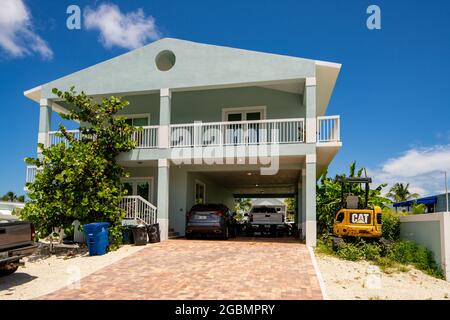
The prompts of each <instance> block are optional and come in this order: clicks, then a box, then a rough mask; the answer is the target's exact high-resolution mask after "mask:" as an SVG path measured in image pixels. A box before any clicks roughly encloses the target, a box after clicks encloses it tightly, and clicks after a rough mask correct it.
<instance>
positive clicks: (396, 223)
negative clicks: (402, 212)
mask: <svg viewBox="0 0 450 320" xmlns="http://www.w3.org/2000/svg"><path fill="white" fill-rule="evenodd" d="M382 221H383V226H382V227H381V231H382V237H383V238H385V239H388V240H398V239H399V237H400V217H399V215H398V214H395V213H393V212H391V210H385V211H383V217H382Z"/></svg>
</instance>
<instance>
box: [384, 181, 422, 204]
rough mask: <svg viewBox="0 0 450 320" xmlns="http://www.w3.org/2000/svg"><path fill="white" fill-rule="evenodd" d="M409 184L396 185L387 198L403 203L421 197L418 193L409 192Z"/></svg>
mask: <svg viewBox="0 0 450 320" xmlns="http://www.w3.org/2000/svg"><path fill="white" fill-rule="evenodd" d="M408 189H409V183H407V184H406V185H404V184H403V183H396V184H394V185H393V186H392V188H391V189H390V190H389V192H388V193H387V195H386V196H387V197H389V198H391V199H393V200H394V201H395V202H402V201H407V200H411V199H416V198H418V197H419V194H417V193H411V192H410V191H409V190H408Z"/></svg>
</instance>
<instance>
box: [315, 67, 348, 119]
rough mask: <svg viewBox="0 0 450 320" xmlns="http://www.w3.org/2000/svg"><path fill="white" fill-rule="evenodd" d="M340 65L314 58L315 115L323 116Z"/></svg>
mask: <svg viewBox="0 0 450 320" xmlns="http://www.w3.org/2000/svg"><path fill="white" fill-rule="evenodd" d="M341 66H342V65H341V64H339V63H334V62H327V61H319V60H316V85H317V87H316V88H317V89H316V97H317V101H316V103H317V109H316V113H317V116H323V115H325V114H326V112H327V108H328V104H329V102H330V98H331V95H332V94H333V90H334V86H335V85H336V81H337V78H338V76H339V72H340V71H341Z"/></svg>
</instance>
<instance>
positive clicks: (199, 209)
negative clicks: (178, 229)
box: [192, 204, 226, 212]
mask: <svg viewBox="0 0 450 320" xmlns="http://www.w3.org/2000/svg"><path fill="white" fill-rule="evenodd" d="M202 211H224V212H225V211H226V208H225V207H222V206H219V205H212V204H210V205H207V204H202V205H195V206H193V207H192V212H202Z"/></svg>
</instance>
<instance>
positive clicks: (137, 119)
mask: <svg viewBox="0 0 450 320" xmlns="http://www.w3.org/2000/svg"><path fill="white" fill-rule="evenodd" d="M127 117H128V119H126V120H125V122H126V123H128V124H129V125H132V126H135V127H145V126H148V125H149V124H150V116H148V115H127Z"/></svg>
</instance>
